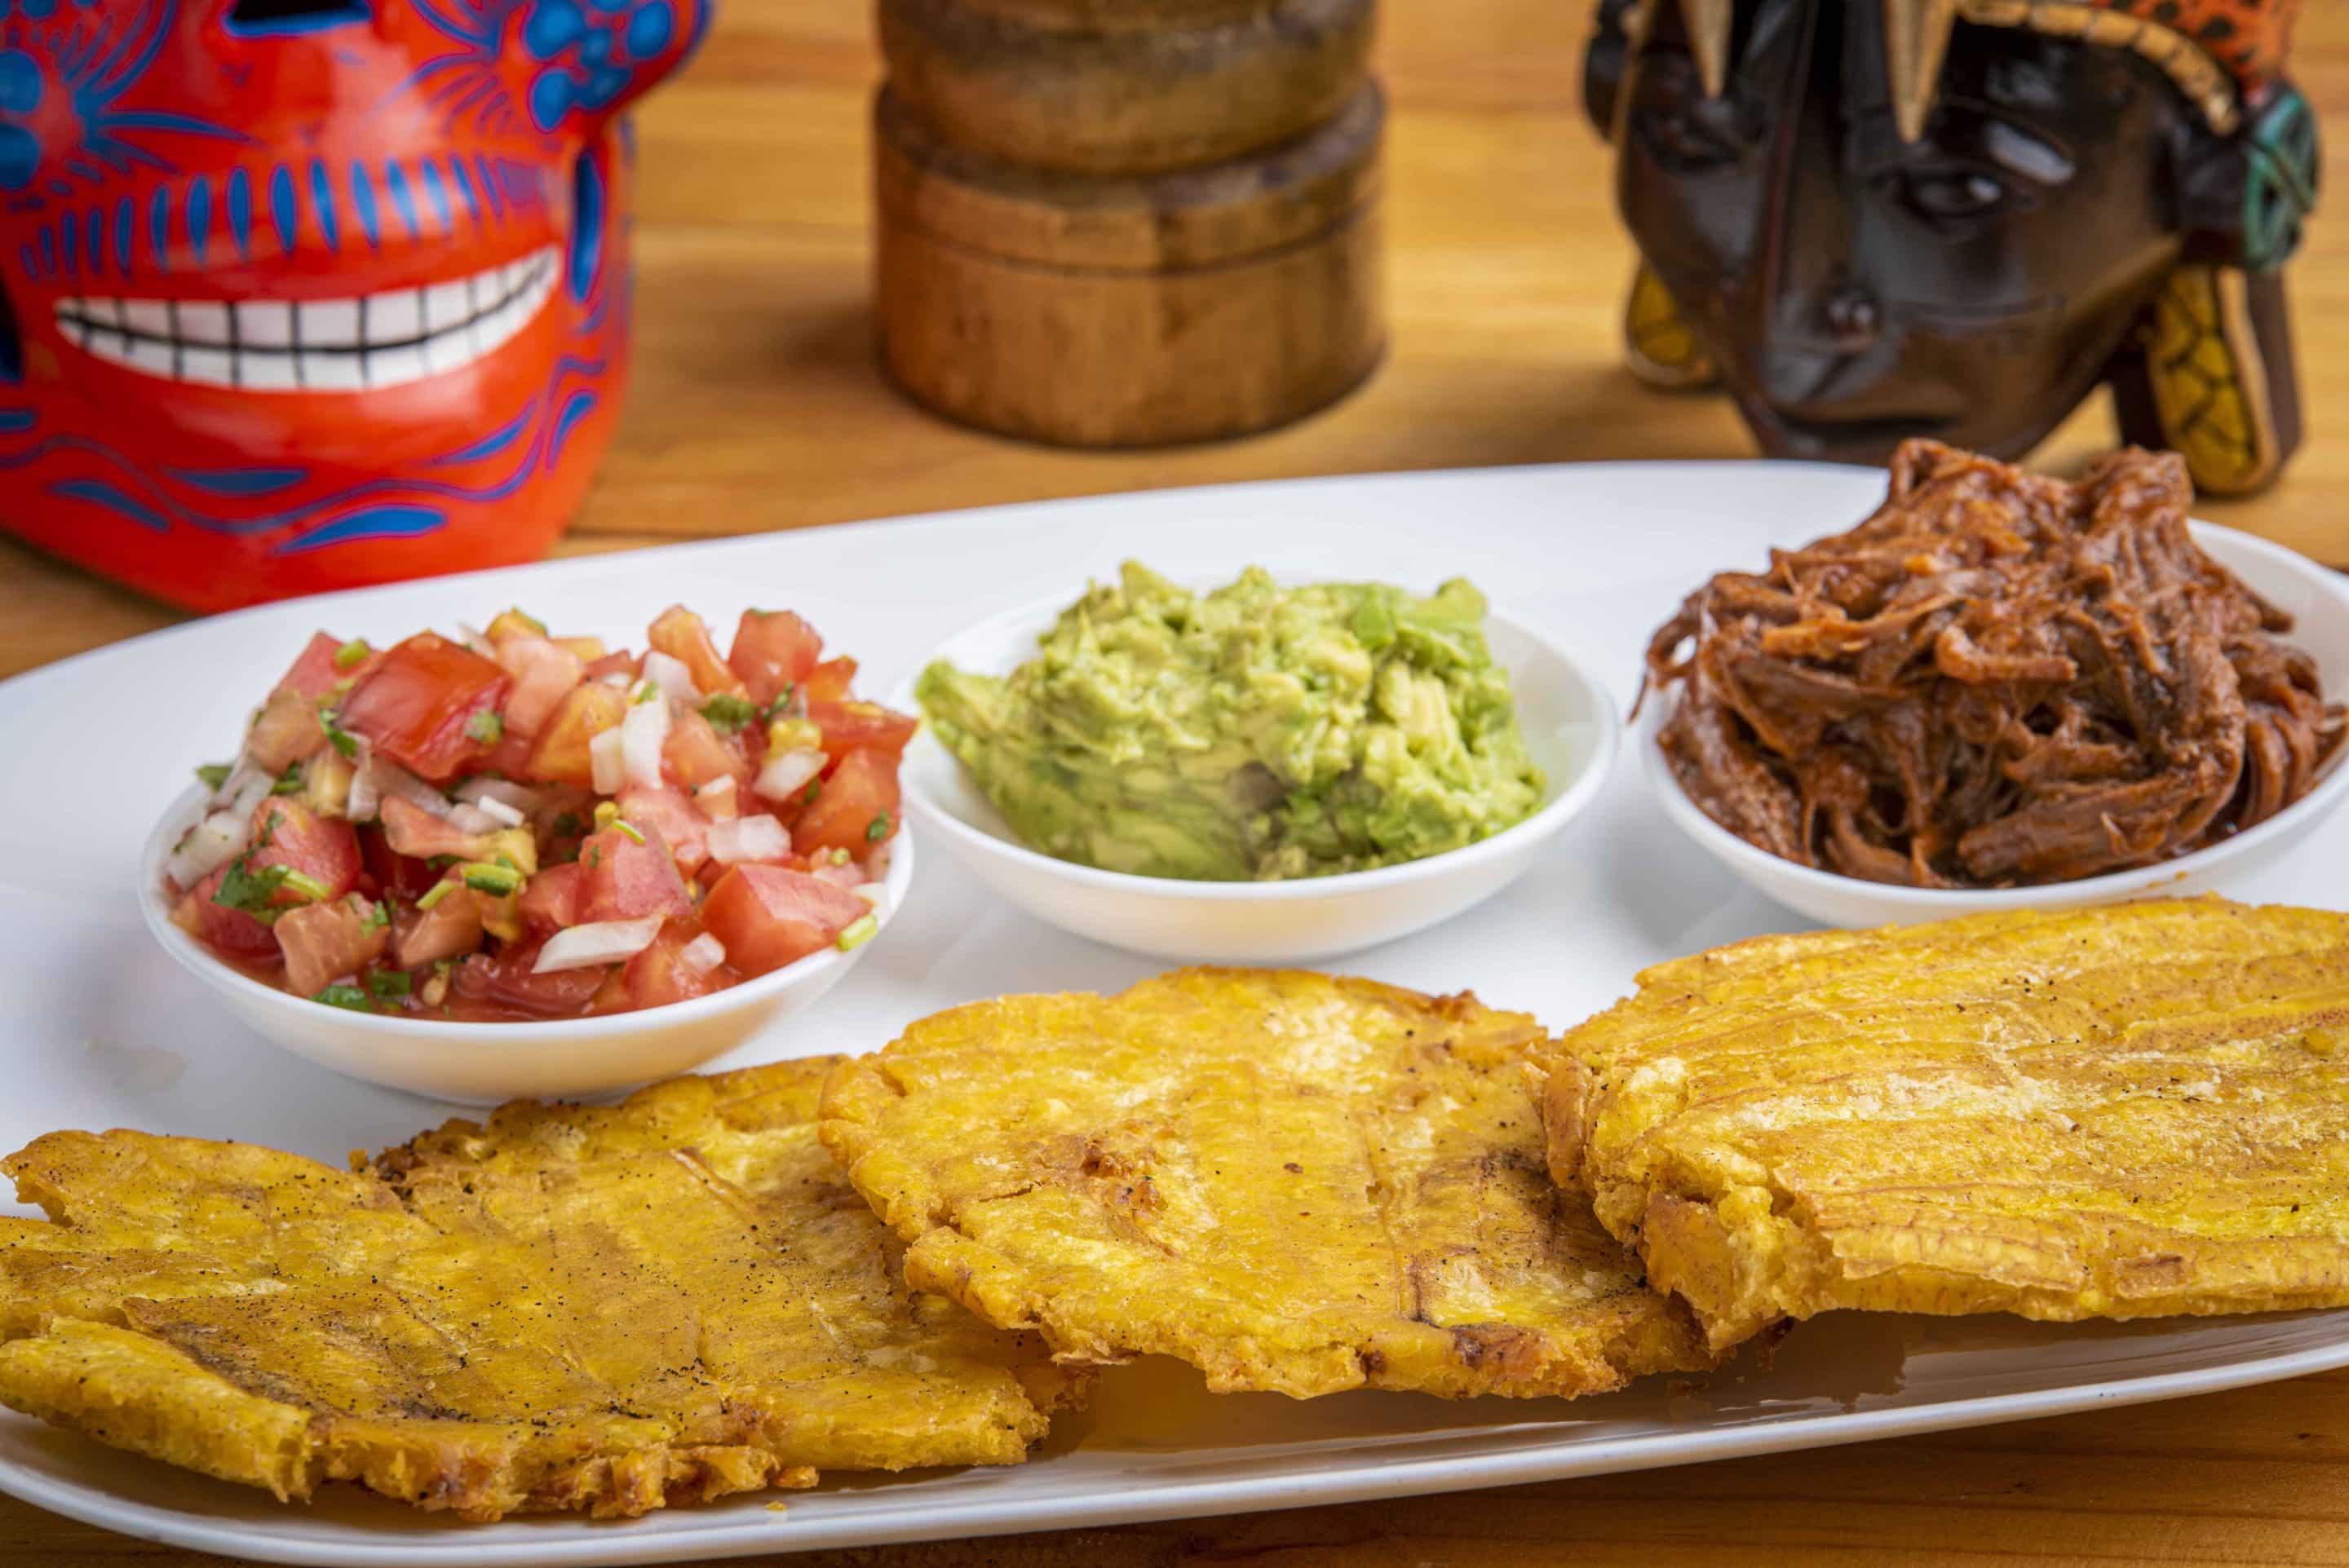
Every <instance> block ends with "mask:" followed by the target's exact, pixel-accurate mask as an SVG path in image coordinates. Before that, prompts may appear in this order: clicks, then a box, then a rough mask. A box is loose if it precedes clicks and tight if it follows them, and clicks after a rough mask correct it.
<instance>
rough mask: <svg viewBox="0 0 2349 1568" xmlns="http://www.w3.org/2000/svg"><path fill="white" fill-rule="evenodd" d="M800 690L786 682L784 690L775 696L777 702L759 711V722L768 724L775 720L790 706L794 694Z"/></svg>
mask: <svg viewBox="0 0 2349 1568" xmlns="http://www.w3.org/2000/svg"><path fill="white" fill-rule="evenodd" d="M799 689H800V688H799V687H797V686H793V685H792V683H791V682H789V681H785V682H784V683H783V689H782V690H781V691H779V692H777V693H776V694H775V700H774V701H772V702H771V703H769V704H768V705H767V706H766V707H762V708H761V709H760V710H759V722H760V723H761V724H766V723H768V722H770V721H771V720H772V719H774V718H775V717H777V716H778V715H780V714H781V712H782V711H783V709H784V707H786V706H788V705H789V704H790V702H791V700H792V693H793V692H795V691H797V690H799Z"/></svg>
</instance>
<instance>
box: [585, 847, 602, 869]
mask: <svg viewBox="0 0 2349 1568" xmlns="http://www.w3.org/2000/svg"><path fill="white" fill-rule="evenodd" d="M587 863H588V864H589V865H591V866H600V865H602V864H603V863H604V846H603V845H601V844H590V845H588V846H587Z"/></svg>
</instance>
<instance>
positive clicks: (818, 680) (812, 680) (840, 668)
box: [801, 655, 856, 707]
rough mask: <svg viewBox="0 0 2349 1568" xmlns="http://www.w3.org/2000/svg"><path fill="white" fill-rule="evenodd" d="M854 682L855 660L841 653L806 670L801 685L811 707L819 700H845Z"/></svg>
mask: <svg viewBox="0 0 2349 1568" xmlns="http://www.w3.org/2000/svg"><path fill="white" fill-rule="evenodd" d="M855 684H856V661H855V660H854V659H852V658H849V657H847V656H846V655H842V656H841V657H839V658H836V659H826V660H824V661H823V663H822V664H820V665H816V667H815V668H813V669H812V670H810V671H808V675H807V679H806V680H804V681H802V683H801V686H802V689H803V690H804V691H805V692H806V694H807V699H808V705H809V706H810V707H813V706H814V705H815V704H817V703H820V702H846V701H847V700H848V692H849V688H850V687H851V686H854V685H855Z"/></svg>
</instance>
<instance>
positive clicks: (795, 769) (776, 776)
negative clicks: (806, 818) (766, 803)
mask: <svg viewBox="0 0 2349 1568" xmlns="http://www.w3.org/2000/svg"><path fill="white" fill-rule="evenodd" d="M821 772H823V752H821V751H816V750H812V749H808V750H801V751H781V752H777V753H776V754H775V755H774V756H772V757H770V758H767V765H766V766H765V767H763V768H761V769H759V777H758V778H757V779H754V780H753V781H752V782H751V785H750V788H751V789H753V790H755V791H757V792H758V793H759V794H761V795H764V796H765V797H766V798H767V799H770V800H788V799H791V798H792V796H793V795H794V794H796V793H798V792H799V790H800V789H802V788H803V787H805V785H806V784H807V781H808V780H809V779H812V778H814V777H815V776H816V775H817V774H819V773H821Z"/></svg>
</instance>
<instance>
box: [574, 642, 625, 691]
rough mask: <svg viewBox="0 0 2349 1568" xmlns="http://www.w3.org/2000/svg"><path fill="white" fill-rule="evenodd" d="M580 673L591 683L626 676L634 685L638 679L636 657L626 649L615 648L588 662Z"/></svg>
mask: <svg viewBox="0 0 2349 1568" xmlns="http://www.w3.org/2000/svg"><path fill="white" fill-rule="evenodd" d="M579 673H580V674H581V675H582V676H585V677H586V678H587V679H589V680H591V681H600V680H602V679H603V678H604V677H605V676H627V677H628V679H629V681H630V682H632V683H633V682H634V681H635V680H636V655H634V654H632V653H630V652H628V650H627V649H626V648H615V649H614V650H612V652H610V653H608V654H605V655H603V656H601V657H600V658H593V659H590V660H588V661H587V665H586V667H585V669H583V670H581V671H580V672H579Z"/></svg>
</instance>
